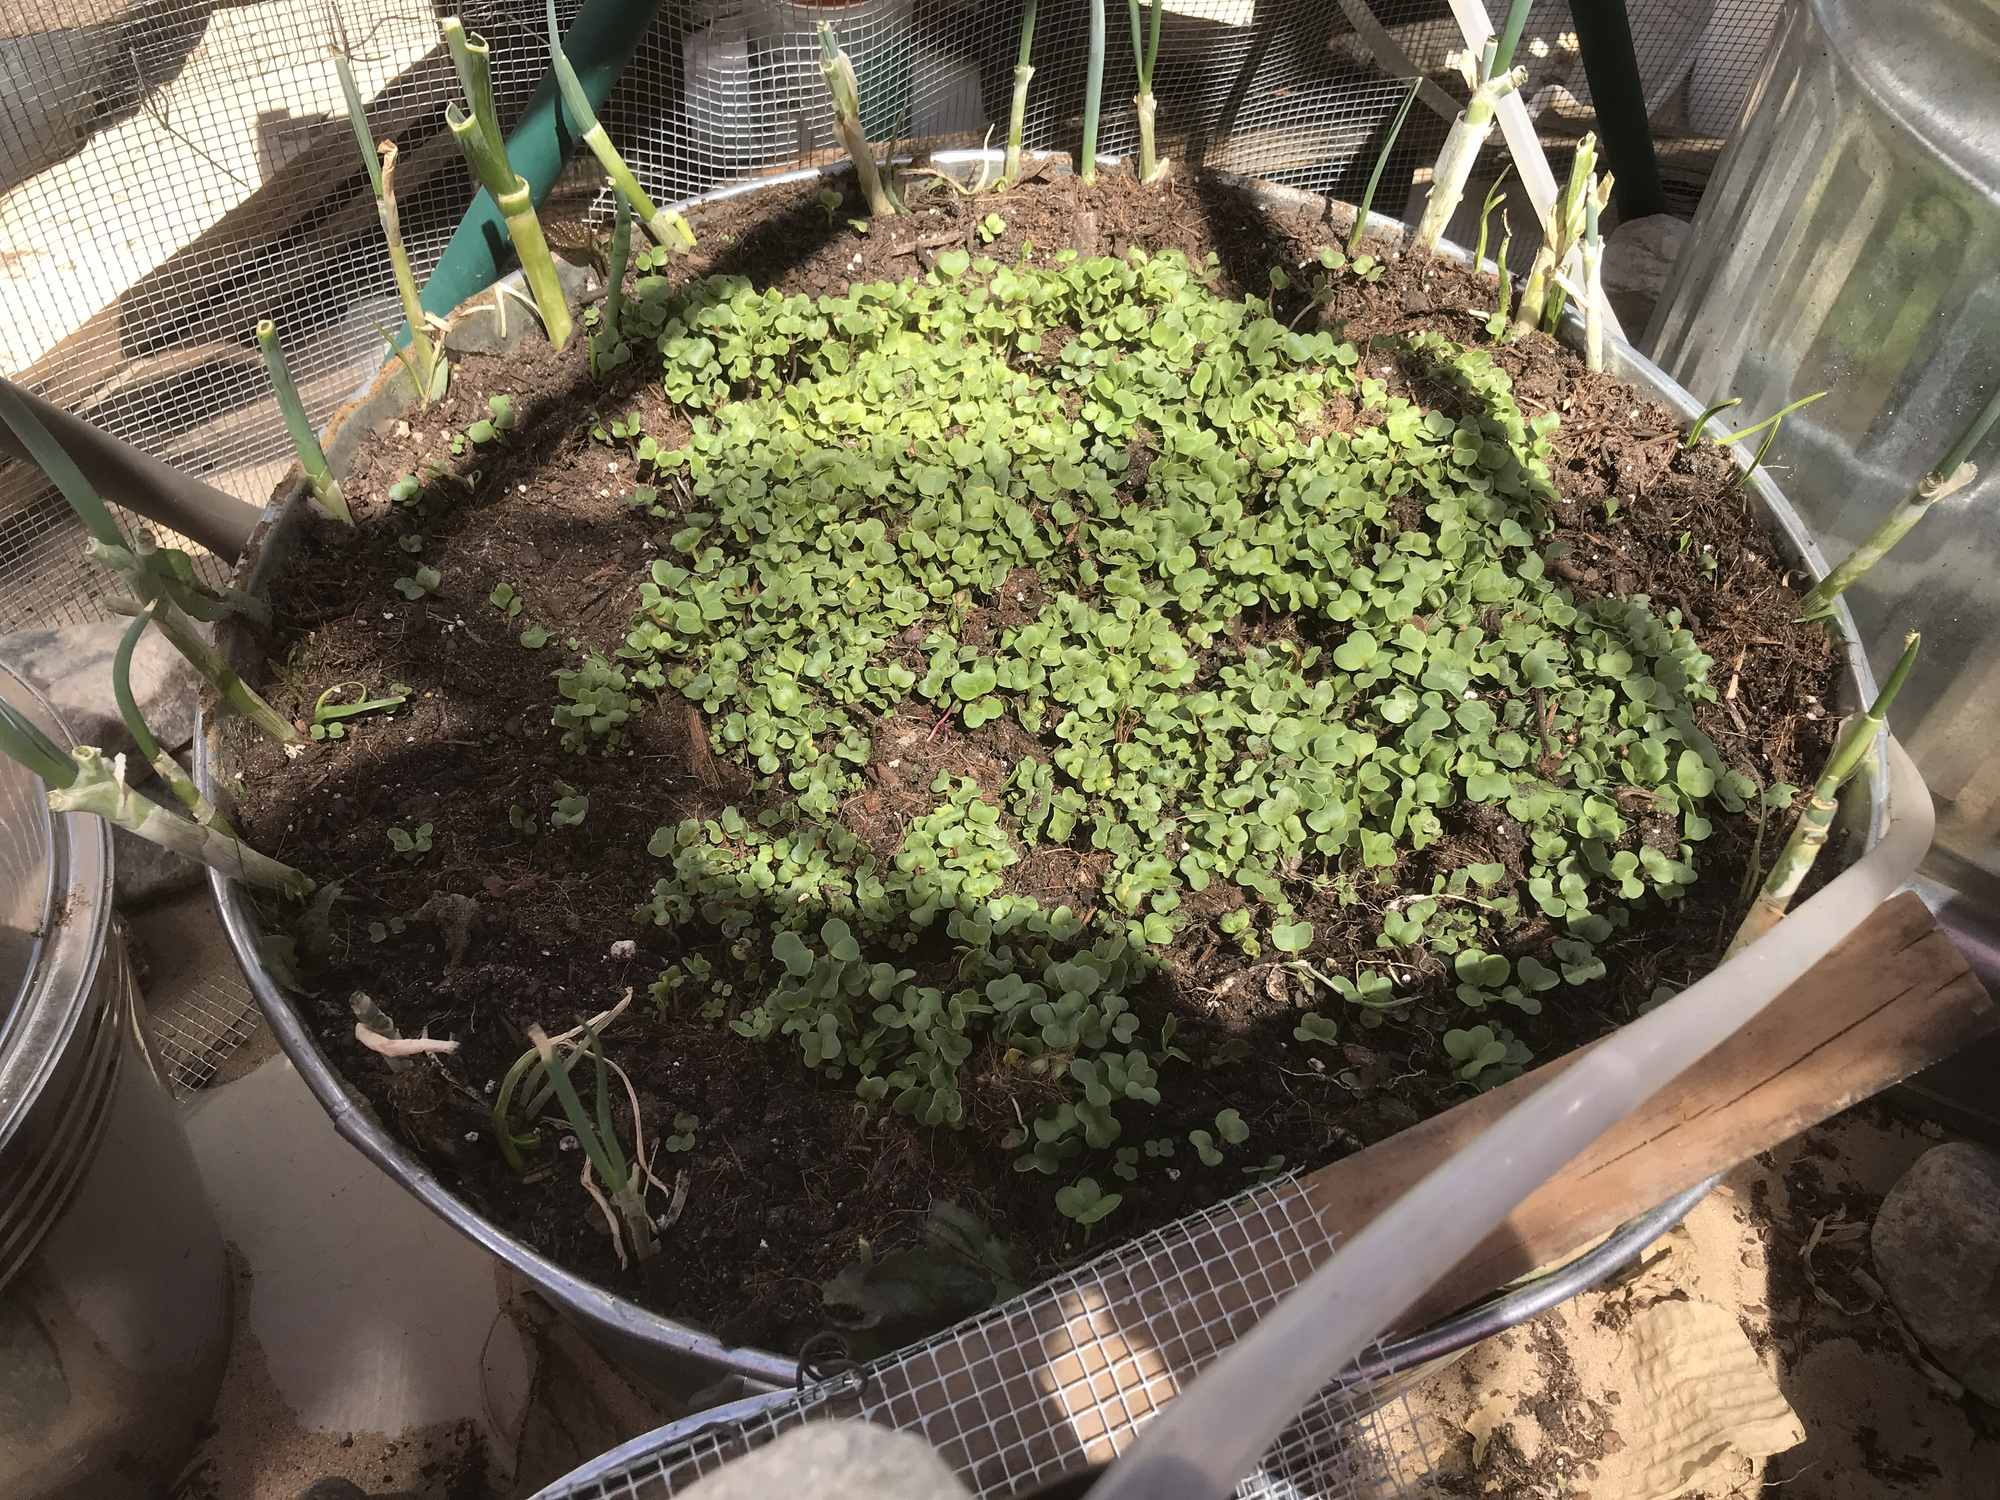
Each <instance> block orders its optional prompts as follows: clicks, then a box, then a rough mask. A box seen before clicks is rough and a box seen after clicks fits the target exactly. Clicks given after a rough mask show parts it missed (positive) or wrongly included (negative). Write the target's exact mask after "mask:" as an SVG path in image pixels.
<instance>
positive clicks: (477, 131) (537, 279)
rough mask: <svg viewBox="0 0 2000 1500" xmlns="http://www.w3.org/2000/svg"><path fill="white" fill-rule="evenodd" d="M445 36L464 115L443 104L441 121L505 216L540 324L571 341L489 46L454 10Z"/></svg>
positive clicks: (558, 340)
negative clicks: (504, 120) (505, 128)
mask: <svg viewBox="0 0 2000 1500" xmlns="http://www.w3.org/2000/svg"><path fill="white" fill-rule="evenodd" d="M444 39H445V42H446V44H447V45H448V46H449V47H450V48H451V60H452V64H453V66H455V67H456V68H457V69H458V81H459V86H460V87H461V88H463V89H464V90H465V101H466V105H467V106H468V107H469V108H470V109H471V111H472V113H471V114H470V115H469V116H468V115H467V114H466V112H465V110H464V109H461V108H460V107H459V106H458V104H457V103H455V102H454V103H452V104H448V105H446V106H445V113H444V121H445V124H446V125H447V126H449V127H450V129H451V133H452V137H453V138H454V139H455V140H456V141H457V142H458V148H459V150H461V151H463V152H464V153H465V159H466V162H467V164H468V165H470V166H471V168H472V174H473V176H474V177H476V178H478V179H479V185H480V186H481V187H483V188H485V189H486V191H487V193H488V194H490V195H491V196H492V199H493V202H494V203H495V204H496V205H497V206H498V207H499V209H500V214H501V217H502V218H504V219H505V220H506V221H507V237H508V238H509V239H511V240H512V241H513V242H514V255H515V258H516V259H518V260H519V261H520V262H521V276H522V279H523V280H525V281H526V282H527V283H528V291H529V293H530V294H531V295H532V296H533V297H534V299H535V311H536V312H537V313H538V314H540V316H541V320H542V328H543V330H544V331H545V332H546V333H547V334H548V336H549V342H550V343H551V344H554V345H555V346H556V347H557V348H558V349H560V348H562V346H563V345H564V344H567V343H568V342H569V336H570V331H571V329H572V327H573V326H574V325H573V324H572V323H571V321H570V315H569V304H568V303H567V302H565V301H564V300H563V291H562V282H561V281H560V280H558V279H557V277H556V263H555V259H554V257H553V256H551V255H550V254H549V242H548V240H547V239H545V238H544V237H543V235H542V221H541V220H540V219H538V218H537V217H536V216H535V195H534V191H533V189H531V188H530V187H529V186H528V181H527V179H526V178H525V177H522V176H521V175H520V174H519V173H518V172H516V171H515V170H514V168H513V166H512V165H511V164H510V163H509V162H508V160H507V143H506V138H505V137H504V136H502V135H501V133H500V117H499V115H498V114H497V113H496V112H495V110H494V106H493V74H492V70H491V67H490V58H489V49H488V47H487V45H486V43H485V42H484V41H483V40H481V39H480V38H479V37H476V36H473V35H471V34H469V33H468V32H467V31H466V29H465V26H464V24H463V23H462V22H461V21H460V20H459V18H458V17H457V16H447V17H446V18H445V20H444Z"/></svg>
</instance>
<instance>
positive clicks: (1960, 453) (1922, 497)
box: [1804, 389, 2000, 618]
mask: <svg viewBox="0 0 2000 1500" xmlns="http://www.w3.org/2000/svg"><path fill="white" fill-rule="evenodd" d="M1996 421H2000V389H1996V390H1995V391H1994V392H1993V394H1992V395H1991V396H1988V397H1987V398H1986V405H1985V406H1983V407H1981V408H1980V410H1979V414H1978V415H1977V416H1975V417H1974V418H1973V419H1972V421H1971V423H1970V424H1969V425H1968V426H1967V427H1966V429H1965V431H1963V432H1961V433H1960V434H1959V435H1958V441H1957V442H1955V443H1953V444H1952V445H1951V451H1950V452H1949V453H1947V454H1946V455H1945V457H1944V462H1942V463H1940V464H1939V465H1938V466H1937V467H1936V468H1935V469H1932V470H1931V471H1930V473H1928V474H1926V475H1924V477H1923V478H1922V479H1921V480H1920V481H1918V483H1917V487H1916V488H1915V489H1914V490H1912V491H1911V492H1910V494H1909V497H1908V498H1907V499H1906V500H1904V501H1903V503H1902V504H1901V505H1899V506H1897V507H1896V509H1895V510H1894V511H1893V512H1891V513H1890V515H1889V518H1888V519H1887V520H1885V521H1884V522H1883V523H1882V524H1881V525H1880V526H1878V527H1876V528H1875V532H1874V534H1873V535H1872V536H1870V537H1869V538H1868V540H1867V541H1865V542H1863V543H1862V544H1861V545H1860V546H1858V547H1856V548H1855V549H1854V551H1853V552H1851V553H1849V554H1848V557H1847V560H1846V561H1845V562H1843V563H1842V564H1841V565H1840V566H1839V567H1837V568H1835V569H1834V570H1833V571H1832V572H1831V573H1829V574H1827V575H1826V577H1824V578H1822V579H1821V580H1820V581H1819V582H1818V583H1817V584H1815V585H1814V586H1813V589H1812V592H1811V593H1809V594H1807V595H1806V597H1805V611H1804V612H1805V615H1806V617H1807V618H1811V617H1812V616H1814V615H1817V614H1820V613H1822V612H1823V611H1824V610H1825V609H1826V608H1827V606H1828V605H1830V604H1832V603H1833V601H1834V600H1836V599H1838V598H1839V597H1840V596H1841V595H1842V594H1844V593H1846V592H1847V590H1848V589H1850V588H1852V587H1853V586H1854V585H1855V584H1856V583H1857V582H1859V581H1860V580H1861V579H1862V578H1863V577H1865V576H1866V575H1867V572H1868V570H1869V569H1870V568H1872V567H1874V566H1875V564H1877V563H1878V562H1880V561H1881V560H1882V559H1883V558H1884V557H1886V556H1887V555H1888V553H1889V549H1890V548H1892V547H1894V546H1895V545H1896V543H1898V542H1900V541H1901V540H1902V539H1903V538H1904V537H1906V536H1908V535H1909V534H1910V529H1911V528H1912V527H1914V526H1915V525H1916V524H1917V522H1919V521H1921V520H1922V519H1923V518H1924V513H1925V512H1926V511H1928V510H1929V509H1930V508H1931V507H1932V506H1933V505H1935V504H1937V502H1938V501H1940V500H1942V499H1944V498H1945V497H1946V496H1947V495H1953V494H1956V493H1957V492H1958V491H1960V490H1962V489H1964V488H1965V487H1966V486H1967V485H1968V484H1971V483H1972V481H1973V480H1975V479H1977V478H1978V477H1979V469H1978V466H1977V465H1975V464H1973V463H1971V462H1969V458H1970V455H1971V453H1972V450H1973V449H1974V448H1976V447H1978V446H1979V442H1980V439H1982V438H1984V437H1985V436H1986V434H1987V433H1988V432H1989V431H1991V430H1992V428H1993V424H1994V423H1995V422H1996Z"/></svg>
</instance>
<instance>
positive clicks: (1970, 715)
mask: <svg viewBox="0 0 2000 1500" xmlns="http://www.w3.org/2000/svg"><path fill="white" fill-rule="evenodd" d="M1997 99H2000V0H1961V3H1957V4H1952V5H1884V4H1881V3H1880V0H1800V3H1798V4H1794V5H1792V6H1790V7H1788V8H1787V10H1786V13H1785V17H1784V20H1783V22H1782V24H1781V26H1780V29H1779V32H1778V36H1777V40H1776V43H1775V46H1774V48H1773V50H1772V52H1771V54H1770V56H1769V58H1768V59H1767V61H1766V63H1765V65H1764V68H1763V71H1762V73H1761V74H1760V76H1759V77H1758V80H1757V82H1756V84H1755V85H1754V86H1753V88H1752V89H1751V92H1750V95H1749V97H1748V102H1747V105H1746V108H1745V112H1744V116H1743V120H1742V124H1741V126H1740V127H1739V129H1738V131H1737V133H1736V137H1735V140H1734V143H1733V144H1732V145H1731V146H1730V148H1729V150H1728V151H1727V152H1726V153H1725V154H1724V156H1723V158H1722V161H1721V163H1720V164H1719V165H1718V167H1717V169H1716V173H1715V176H1714V178H1713V180H1712V181H1711V182H1710V184H1709V188H1708V193H1707V195H1706V197H1704V198H1703V200H1702V205H1701V211H1700V213H1699V214H1698V215H1697V216H1696V218H1695V222H1694V232H1693V234H1692V236H1691V238H1690V241H1689V243H1688V246H1687V248H1686V249H1685V250H1684V251H1683V252H1682V253H1681V256H1680V258H1679V260H1678V261H1677V262H1676V264H1675V266H1674V271H1673V275H1672V278H1671V280H1670V282H1669V285H1668V287H1667V291H1666V295H1665V296H1664V297H1663V298H1662V300H1661V302H1660V305H1659V308H1658V310H1657V311H1656V313H1655V314H1654V318H1653V323H1652V326H1651V328H1650V329H1649V331H1648V336H1647V347H1648V348H1650V349H1652V350H1653V351H1654V356H1655V358H1657V359H1658V360H1659V362H1660V364H1661V365H1662V366H1663V367H1664V368H1666V369H1667V370H1669V371H1670V372H1672V374H1673V376H1674V378H1675V379H1677V380H1678V381H1680V382H1681V383H1682V384H1684V385H1685V386H1687V388H1688V389H1689V390H1691V391H1692V392H1694V393H1695V394H1696V395H1697V396H1698V397H1700V398H1701V399H1702V400H1704V401H1718V400H1721V399H1723V398H1725V397H1728V396H1740V397H1742V399H1743V405H1742V406H1741V407H1739V408H1737V409H1736V410H1735V411H1732V412H1731V413H1729V415H1730V416H1731V417H1733V418H1737V419H1739V420H1741V421H1742V422H1746V423H1747V422H1754V421H1756V420H1758V419H1759V418H1762V417H1764V416H1767V415H1768V414H1770V413H1771V412H1774V411H1776V410H1777V409H1778V408H1779V407H1781V406H1784V405H1786V404H1787V403H1789V402H1791V401H1793V400H1796V399H1798V398H1799V397H1801V396H1805V395H1809V394H1810V393H1812V392H1814V391H1818V390H1825V391H1826V392H1827V393H1828V394H1827V395H1826V396H1825V397H1824V398H1823V399H1821V400H1819V401H1817V402H1815V403H1813V404H1812V405H1810V406H1807V407H1804V408H1802V409H1800V410H1799V411H1797V412H1794V413H1793V414H1792V415H1791V416H1789V417H1787V418H1786V420H1785V424H1784V427H1783V429H1782V430H1781V431H1780V432H1779V434H1778V436H1777V439H1776V441H1775V443H1774V444H1773V446H1772V450H1771V455H1770V459H1769V462H1771V463H1772V464H1774V465H1775V466H1777V467H1778V468H1779V470H1780V472H1782V473H1783V474H1784V475H1785V476H1786V481H1785V482H1786V485H1787V486H1788V488H1789V489H1790V490H1791V492H1792V494H1793V495H1794V496H1795V497H1796V498H1797V501H1798V506H1799V510H1800V512H1801V514H1802V515H1803V517H1804V518H1805V520H1806V521H1807V522H1808V523H1809V524H1810V525H1811V526H1812V528H1813V531H1814V533H1815V534H1816V535H1820V536H1826V537H1833V538H1838V539H1839V540H1840V541H1841V542H1843V543H1846V544H1850V545H1851V544H1853V543H1855V542H1858V541H1860V540H1861V539H1862V538H1863V537H1865V536H1866V535H1867V534H1868V533H1869V532H1870V531H1872V530H1873V529H1874V528H1875V526H1876V524H1877V523H1878V522H1879V521H1880V520H1881V519H1882V517H1883V516H1884V515H1885V514H1886V513H1887V512H1888V510H1889V509H1890V508H1891V507H1893V506H1894V505H1895V504H1896V503H1897V502H1899V501H1900V500H1901V499H1902V498H1903V497H1904V496H1906V495H1908V494H1909V493H1910V491H1911V490H1912V488H1913V487H1914V486H1915V485H1916V482H1917V481H1918V479H1920V478H1921V477H1922V475H1923V474H1924V473H1925V471H1927V470H1928V469H1929V468H1930V467H1931V466H1932V465H1934V464H1936V463H1937V462H1939V461H1940V460H1941V459H1942V458H1943V457H1944V454H1945V451H1946V449H1947V448H1949V447H1950V446H1951V443H1952V440H1953V439H1954V438H1955V437H1956V436H1957V435H1958V433H1959V432H1960V431H1962V430H1963V428H1964V427H1965V425H1966V422H1967V421H1968V419H1969V418H1970V417H1971V416H1972V414H1973V413H1974V412H1976V411H1977V410H1978V409H1979V407H1980V406H1981V405H1982V404H1983V402H1984V401H1985V399H1986V398H1987V397H1988V396H1989V395H1990V394H1991V393H1992V392H1993V390H1994V389H1995V388H1996V386H2000V281H1996V279H1995V277H1994V273H1993V268H1994V266H1995V264H1996V263H2000V103H1996V100H1997ZM1996 454H2000V443H1996V442H1994V441H1991V440H1989V442H1988V443H1987V444H1986V445H1985V451H1984V452H1983V453H1979V454H1975V455H1974V457H1975V458H1976V459H1977V460H1978V462H1979V466H1980V471H1981V472H1980V475H1979V478H1978V480H1977V482H1976V483H1974V484H1973V485H1972V486H1970V487H1969V488H1968V489H1966V490H1964V491H1961V492H1960V493H1959V494H1958V495H1956V496H1954V497H1952V498H1951V499H1949V500H1946V501H1944V502H1942V503H1941V504H1939V505H1938V506H1937V507H1936V509H1934V510H1933V511H1932V513H1931V514H1930V515H1929V516H1928V517H1926V518H1925V520H1924V522H1923V525H1922V526H1921V527H1919V528H1918V530H1917V531H1916V532H1915V533H1914V534H1913V535H1912V536H1910V537H1909V538H1908V539H1907V540H1906V541H1904V542H1903V543H1902V545H1901V546H1899V547H1898V548H1897V550H1896V551H1895V553H1894V554H1893V555H1892V556H1890V557H1889V558H1888V559H1886V560H1885V561H1884V562H1883V563H1882V564H1881V565H1879V566H1878V567H1877V568H1876V569H1875V570H1874V571H1873V572H1872V573H1871V574H1870V575H1869V576H1868V577H1867V578H1866V579H1864V580H1863V581H1862V582H1860V583H1859V584H1857V585H1856V586H1855V587H1854V589H1853V590H1852V591H1851V592H1850V593H1849V594H1848V595H1847V598H1848V599H1849V601H1850V602H1851V603H1852V604H1853V607H1854V614H1855V618H1856V620H1857V622H1858V623H1859V626H1860V630H1861V639H1862V640H1863V641H1864V642H1866V643H1867V644H1868V645H1869V646H1870V647H1871V648H1872V649H1873V650H1874V652H1875V653H1876V654H1877V656H1878V657H1882V658H1885V659H1886V657H1889V656H1893V655H1894V654H1895V652H1896V650H1897V648H1898V647H1899V646H1900V644H1901V641H1902V637H1903V633H1904V632H1905V631H1907V630H1921V631H1922V632H1923V634H1924V652H1923V656H1922V658H1921V659H1920V660H1919V661H1918V663H1917V666H1916V670H1915V672H1914V673H1913V674H1912V676H1911V678H1910V681H1909V683H1908V684H1907V685H1906V686H1905V687H1904V689H1903V692H1902V695H1901V696H1900V697H1899V698H1898V699H1897V701H1896V734H1897V738H1898V739H1900V740H1901V741H1902V742H1903V744H1904V745H1905V747H1906V748H1907V749H1908V750H1909V752H1910V754H1911V756H1912V758H1914V759H1915V761H1916V763H1917V765H1918V768H1919V769H1920V770H1922V772H1923V773H1924V779H1925V780H1926V781H1927V782H1928V783H1929V785H1930V788H1931V791H1932V792H1933V794H1934V795H1935V796H1936V797H1937V798H1938V801H1939V808H1938V853H1939V854H1940V855H1942V856H1945V857H1947V858H1948V859H1949V860H1950V862H1951V863H1952V864H1953V865H1954V866H1955V872H1954V873H1952V874H1950V875H1949V876H1948V877H1947V882H1948V883H1949V884H1954V885H1958V886H1959V887H1960V888H1961V889H1967V888H1968V887H1969V888H1970V890H1971V891H1972V892H1973V893H1974V894H1975V899H1974V900H1973V901H1972V902H1970V903H1969V904H1970V905H1971V906H1973V907H1976V908H1978V909H1977V910H1976V911H1974V912H1972V913H1971V915H1972V917H1973V919H1974V920H1975V921H1981V920H1983V922H1984V924H1985V926H1986V933H1985V936H1984V938H1983V939H1977V938H1975V940H1974V941H1973V942H1969V943H1967V944H1966V947H1967V951H1968V953H1969V954H1971V955H1972V956H1973V957H1974V959H1975V962H1979V963H1980V965H1981V967H1982V969H1983V970H1984V971H1985V972H1986V976H1987V978H1988V981H1989V983H1991V982H1993V980H1994V979H1996V978H2000V917H1996V915H1995V913H1996V909H1997V908H2000V759H1996V758H1995V757H1994V755H1993V753H1992V746H1993V740H1994V735H1995V732H1996V729H2000V710H1996V708H1995V702H1996V699H1995V695H1994V687H1995V685H1996V683H2000V633H1996V632H1995V631H1994V630H1993V628H1992V614H1993V605H1994V604H1995V603H1996V602H2000V585H1996V579H2000V457H1996ZM1966 904H1968V903H1961V909H1960V911H1959V912H1958V913H1957V914H1956V915H1960V916H1962V915H1964V914H1965V913H1964V910H1963V908H1964V906H1965V905H1966ZM1943 915H1944V916H1945V917H1946V920H1947V921H1948V922H1949V921H1951V920H1953V917H1954V915H1955V914H1954V913H1952V912H1950V911H1947V912H1945V913H1943ZM1982 949H1983V950H1984V951H1983V952H1982Z"/></svg>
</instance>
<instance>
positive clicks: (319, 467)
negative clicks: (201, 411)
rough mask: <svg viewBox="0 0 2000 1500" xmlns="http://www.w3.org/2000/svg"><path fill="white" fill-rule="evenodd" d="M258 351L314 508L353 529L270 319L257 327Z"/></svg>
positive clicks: (349, 514) (345, 504) (350, 518)
mask: <svg viewBox="0 0 2000 1500" xmlns="http://www.w3.org/2000/svg"><path fill="white" fill-rule="evenodd" d="M257 347H258V349H259V350H261V351H262V352H263V355H264V370H265V373H266V374H268V375H269V376H270V377H271V393H272V394H273V395H274V396H276V397H277V398H278V414H279V415H280V416H282V417H283V418H284V419H285V431H286V432H287V433H289V434H291V439H292V450H293V452H295V453H297V454H298V456H299V468H300V469H301V470H302V471H303V472H304V474H305V476H306V489H307V491H308V492H309V493H310V494H311V495H312V498H313V504H315V505H317V506H318V507H319V508H320V509H321V510H322V511H323V512H325V513H326V514H327V515H329V516H331V517H332V518H333V519H334V520H336V521H339V522H340V523H341V524H342V525H346V526H352V525H353V524H354V512H353V511H351V510H349V509H348V506H347V497H346V496H345V495H343V494H341V492H340V481H339V480H338V479H335V478H334V477H333V470H332V469H330V468H328V467H327V464H326V454H325V452H324V451H323V450H322V449H321V448H320V445H319V436H318V434H317V433H315V432H314V431H313V426H312V422H311V421H310V420H309V419H308V418H307V416H306V408H305V403H304V402H302V401H300V400H299V388H298V387H297V386H296V385H294V384H293V383H292V372H291V368H290V367H289V366H288V365H286V363H285V352H284V350H282V349H280V348H279V347H278V325H277V324H275V323H273V322H272V321H271V320H270V319H269V318H266V319H264V321H263V322H261V323H259V324H258V325H257Z"/></svg>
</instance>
